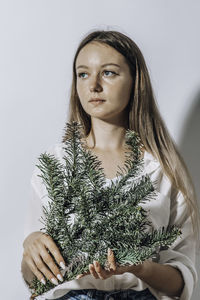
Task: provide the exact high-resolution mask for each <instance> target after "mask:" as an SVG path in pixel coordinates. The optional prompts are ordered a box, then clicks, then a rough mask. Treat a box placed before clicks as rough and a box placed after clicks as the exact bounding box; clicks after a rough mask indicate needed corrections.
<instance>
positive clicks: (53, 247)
mask: <svg viewBox="0 0 200 300" xmlns="http://www.w3.org/2000/svg"><path fill="white" fill-rule="evenodd" d="M44 244H45V246H46V247H47V248H48V250H49V251H50V252H51V254H52V255H53V257H54V258H55V260H56V262H57V264H58V265H59V266H60V267H61V268H62V269H63V270H64V269H65V268H66V265H65V261H64V258H63V257H62V255H61V253H60V251H59V249H58V247H57V246H56V244H55V243H54V241H53V239H52V238H51V237H50V236H49V235H45V240H44Z"/></svg>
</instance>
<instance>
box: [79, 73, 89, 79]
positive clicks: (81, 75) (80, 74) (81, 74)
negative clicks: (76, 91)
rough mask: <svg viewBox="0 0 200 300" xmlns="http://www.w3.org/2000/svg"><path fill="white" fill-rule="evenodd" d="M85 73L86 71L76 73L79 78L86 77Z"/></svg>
mask: <svg viewBox="0 0 200 300" xmlns="http://www.w3.org/2000/svg"><path fill="white" fill-rule="evenodd" d="M85 75H87V73H84V72H82V73H78V77H80V78H86V76H85Z"/></svg>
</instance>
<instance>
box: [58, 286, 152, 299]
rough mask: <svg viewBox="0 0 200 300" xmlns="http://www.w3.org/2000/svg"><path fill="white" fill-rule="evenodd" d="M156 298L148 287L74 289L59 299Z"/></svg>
mask: <svg viewBox="0 0 200 300" xmlns="http://www.w3.org/2000/svg"><path fill="white" fill-rule="evenodd" d="M67 299H69V300H156V298H155V297H154V296H153V295H152V294H151V293H150V291H149V290H148V289H146V290H143V291H134V290H123V291H122V290H121V291H109V292H108V291H98V290H72V291H70V292H69V293H67V294H66V295H64V296H62V297H60V298H58V299H57V300H67Z"/></svg>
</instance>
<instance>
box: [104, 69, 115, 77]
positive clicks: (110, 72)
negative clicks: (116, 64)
mask: <svg viewBox="0 0 200 300" xmlns="http://www.w3.org/2000/svg"><path fill="white" fill-rule="evenodd" d="M104 74H105V75H106V76H108V77H110V76H112V75H117V74H116V73H115V72H113V71H107V70H105V71H104ZM109 74H110V75H109Z"/></svg>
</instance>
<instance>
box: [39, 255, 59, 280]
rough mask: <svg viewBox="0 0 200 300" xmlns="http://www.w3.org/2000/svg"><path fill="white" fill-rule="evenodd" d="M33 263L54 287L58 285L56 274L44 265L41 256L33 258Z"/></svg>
mask: <svg viewBox="0 0 200 300" xmlns="http://www.w3.org/2000/svg"><path fill="white" fill-rule="evenodd" d="M33 261H34V263H35V265H36V267H37V269H38V271H40V272H41V273H42V274H44V276H45V277H46V278H47V279H48V280H50V281H51V282H52V283H53V284H54V285H58V280H57V279H56V277H55V276H54V274H53V273H52V272H51V271H50V270H49V268H48V267H47V265H46V264H45V263H44V261H43V260H42V259H41V257H40V256H33Z"/></svg>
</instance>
